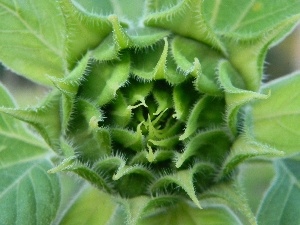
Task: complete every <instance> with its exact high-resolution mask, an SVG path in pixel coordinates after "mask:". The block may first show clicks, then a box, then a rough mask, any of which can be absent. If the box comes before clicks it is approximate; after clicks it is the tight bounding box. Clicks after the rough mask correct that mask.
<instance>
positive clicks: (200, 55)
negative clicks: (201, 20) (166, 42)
mask: <svg viewBox="0 0 300 225" xmlns="http://www.w3.org/2000/svg"><path fill="white" fill-rule="evenodd" d="M171 46H172V49H171V50H172V51H171V52H172V56H173V58H174V60H175V62H176V64H177V66H178V68H179V69H180V70H182V71H184V73H185V74H189V73H191V74H192V75H193V76H195V77H196V83H195V86H196V88H197V89H198V90H199V91H200V92H202V93H207V94H210V95H222V90H221V88H220V87H219V86H220V85H219V84H218V81H217V74H216V68H217V66H218V62H219V60H221V59H223V56H222V54H220V53H219V52H218V51H216V50H214V49H212V48H211V47H209V46H208V45H205V44H204V43H201V42H197V41H194V40H191V39H188V38H183V37H180V36H175V37H174V39H173V40H172V42H171Z"/></svg>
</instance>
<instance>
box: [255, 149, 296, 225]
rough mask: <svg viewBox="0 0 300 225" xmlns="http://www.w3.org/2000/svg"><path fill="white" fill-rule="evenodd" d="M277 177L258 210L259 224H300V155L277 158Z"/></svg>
mask: <svg viewBox="0 0 300 225" xmlns="http://www.w3.org/2000/svg"><path fill="white" fill-rule="evenodd" d="M275 166H276V177H275V180H274V181H273V184H272V185H271V187H270V188H269V190H268V191H267V193H266V195H265V197H264V199H263V201H262V204H261V206H260V208H259V210H258V217H257V218H258V222H259V225H299V224H300V217H299V212H300V204H299V202H300V173H299V171H300V155H299V154H298V155H297V156H294V157H292V158H286V159H282V160H277V161H276V162H275Z"/></svg>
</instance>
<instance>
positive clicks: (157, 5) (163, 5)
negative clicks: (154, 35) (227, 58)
mask: <svg viewBox="0 0 300 225" xmlns="http://www.w3.org/2000/svg"><path fill="white" fill-rule="evenodd" d="M147 7H148V8H147V9H148V11H147V14H146V18H145V24H146V25H147V26H154V27H161V28H165V29H168V30H171V31H173V32H174V33H176V34H179V35H182V36H184V37H188V38H193V39H195V40H197V41H200V42H204V43H206V44H209V45H211V46H214V47H215V48H216V49H218V50H220V51H222V52H225V49H224V46H223V45H222V43H221V42H220V40H219V38H218V37H217V36H216V35H215V33H214V32H213V31H212V29H211V28H210V27H209V26H207V24H206V22H205V20H204V18H203V14H202V10H203V9H202V8H203V1H199V0H183V1H178V0H175V1H160V0H148V1H147ZM191 9H193V10H191Z"/></svg>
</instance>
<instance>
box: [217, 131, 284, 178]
mask: <svg viewBox="0 0 300 225" xmlns="http://www.w3.org/2000/svg"><path fill="white" fill-rule="evenodd" d="M283 154H284V152H282V151H278V150H276V149H274V148H272V147H270V146H268V145H264V144H262V143H259V142H257V141H255V140H252V139H251V138H249V137H247V136H246V135H241V136H239V137H238V138H237V139H236V140H235V142H234V144H233V145H232V147H231V149H230V153H229V154H228V156H227V157H226V159H225V160H224V161H223V165H222V167H221V169H220V172H219V174H218V179H222V178H224V177H226V176H228V175H229V174H230V173H232V172H233V171H234V169H235V168H236V167H237V166H238V165H239V164H240V163H241V162H243V161H245V160H246V159H249V158H253V157H258V156H283Z"/></svg>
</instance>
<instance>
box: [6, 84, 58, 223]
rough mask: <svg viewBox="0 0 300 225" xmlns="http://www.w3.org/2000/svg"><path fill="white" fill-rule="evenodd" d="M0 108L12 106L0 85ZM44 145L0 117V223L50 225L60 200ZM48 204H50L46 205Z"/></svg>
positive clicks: (19, 123)
mask: <svg viewBox="0 0 300 225" xmlns="http://www.w3.org/2000/svg"><path fill="white" fill-rule="evenodd" d="M0 95H1V100H0V105H2V106H6V107H12V106H14V104H13V102H12V99H11V98H10V96H9V94H8V92H7V91H6V90H5V89H4V87H3V86H2V85H1V86H0ZM49 156H50V153H49V150H48V148H47V145H46V144H44V142H43V141H42V140H40V139H38V138H37V137H35V136H34V135H33V134H31V133H29V131H28V130H27V129H25V127H24V126H23V124H22V123H21V122H19V121H17V120H16V119H13V118H12V117H10V116H9V115H5V114H1V116H0V176H1V180H0V224H20V225H21V224H22V225H23V224H28V225H29V224H40V225H42V224H50V222H51V221H52V220H53V218H54V217H55V215H56V211H57V209H58V206H59V201H60V183H59V180H58V176H57V175H53V174H52V175H49V174H48V173H47V170H48V169H50V168H51V167H52V163H51V161H50V160H49ZM49 202H51V204H49Z"/></svg>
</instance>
